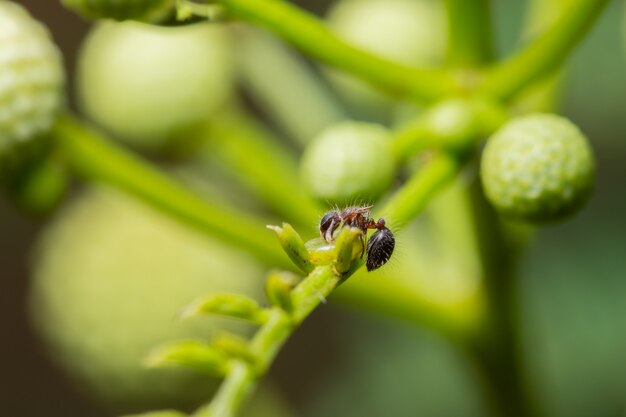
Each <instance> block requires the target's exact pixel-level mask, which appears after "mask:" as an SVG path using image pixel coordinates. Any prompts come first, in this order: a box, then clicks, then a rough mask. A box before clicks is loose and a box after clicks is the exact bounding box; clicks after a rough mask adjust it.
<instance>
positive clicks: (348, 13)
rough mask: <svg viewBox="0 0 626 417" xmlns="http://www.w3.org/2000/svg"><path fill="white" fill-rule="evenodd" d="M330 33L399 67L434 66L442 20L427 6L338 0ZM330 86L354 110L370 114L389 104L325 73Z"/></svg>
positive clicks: (434, 5) (407, 0) (405, 0)
mask: <svg viewBox="0 0 626 417" xmlns="http://www.w3.org/2000/svg"><path fill="white" fill-rule="evenodd" d="M328 21H329V25H330V26H331V28H332V29H333V30H334V31H335V32H336V33H337V34H338V35H339V36H340V37H341V38H342V39H344V40H345V41H347V42H349V43H351V44H353V45H355V46H357V47H360V48H363V49H365V50H367V51H369V52H372V53H374V54H377V55H380V56H382V57H385V58H387V59H390V60H393V61H397V62H399V63H402V64H405V65H409V66H415V65H434V64H437V63H439V62H440V61H441V60H442V58H443V54H444V50H445V38H446V28H445V18H444V14H443V10H442V8H441V7H440V5H439V4H438V2H433V1H429V0H342V1H339V2H338V3H337V4H336V5H335V6H334V7H333V8H331V9H330V12H329V14H328ZM328 74H329V75H330V79H331V81H332V83H333V85H334V86H335V87H336V88H337V89H338V90H339V91H340V92H341V93H342V94H343V95H344V96H346V98H347V99H348V100H349V101H350V102H351V103H353V104H354V105H356V106H358V107H364V108H367V109H369V110H370V111H373V112H380V108H381V107H383V108H385V107H388V104H389V100H388V99H387V98H386V97H385V96H383V95H382V94H381V93H379V92H378V91H376V90H374V89H373V88H372V87H370V86H368V85H367V84H365V83H364V82H362V81H360V80H358V79H357V78H354V77H353V76H351V75H349V74H346V73H343V72H341V71H336V70H332V71H330V70H329V71H328Z"/></svg>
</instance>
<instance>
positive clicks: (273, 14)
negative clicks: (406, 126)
mask: <svg viewBox="0 0 626 417" xmlns="http://www.w3.org/2000/svg"><path fill="white" fill-rule="evenodd" d="M219 4H223V5H224V6H225V8H226V9H227V11H228V12H230V13H231V14H232V15H233V16H235V17H238V18H241V19H243V20H246V21H249V22H251V23H255V24H259V25H261V26H264V27H266V28H268V29H269V30H271V31H272V32H274V33H276V34H277V35H278V36H280V37H282V38H283V39H285V40H287V41H288V42H290V43H291V44H293V45H294V46H296V47H297V48H299V49H301V50H302V51H304V52H306V53H307V54H308V55H310V56H311V57H313V58H316V59H318V60H320V61H322V62H325V63H327V64H330V65H332V66H334V67H336V68H339V69H343V70H345V71H347V72H350V73H351V74H353V75H355V76H357V77H359V78H361V79H363V80H364V81H366V82H368V83H370V84H372V85H374V86H376V87H378V88H380V89H381V90H383V91H385V92H387V93H388V94H390V95H392V96H396V97H406V98H411V99H415V100H418V101H432V100H434V99H437V98H439V97H441V96H445V95H449V94H451V93H453V92H454V91H456V88H457V86H456V84H455V81H454V79H453V78H452V77H451V76H450V74H448V73H445V72H442V71H437V70H431V69H418V68H412V67H408V66H404V65H401V64H397V63H394V62H391V61H388V60H386V59H383V58H380V57H378V56H376V55H373V54H371V53H369V52H366V51H364V50H362V49H359V48H355V47H353V46H351V45H350V44H348V43H346V42H344V41H343V40H341V39H340V38H338V37H337V36H336V35H335V34H334V33H333V32H332V31H331V30H329V29H328V28H327V27H326V26H325V25H324V24H323V23H322V22H321V21H320V20H319V19H317V18H315V17H314V16H312V15H310V14H308V13H306V12H305V11H303V10H301V9H300V8H298V7H296V6H294V5H293V4H291V3H290V2H286V1H281V0H220V1H219Z"/></svg>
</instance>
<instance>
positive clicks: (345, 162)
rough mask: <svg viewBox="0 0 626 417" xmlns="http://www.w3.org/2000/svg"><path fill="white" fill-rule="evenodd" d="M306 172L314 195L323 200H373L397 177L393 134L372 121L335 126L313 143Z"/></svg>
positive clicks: (305, 159) (307, 154) (305, 161)
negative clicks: (392, 149)
mask: <svg viewBox="0 0 626 417" xmlns="http://www.w3.org/2000/svg"><path fill="white" fill-rule="evenodd" d="M302 174H303V179H304V182H305V184H306V186H307V187H308V189H309V191H310V192H311V194H312V195H313V196H315V197H317V198H319V199H320V200H326V201H329V202H336V203H344V204H345V203H354V202H359V201H360V202H363V201H368V202H370V201H373V200H375V199H376V198H377V197H379V196H380V195H381V194H382V193H383V192H384V191H385V190H386V189H387V187H388V186H389V184H390V183H391V181H392V180H393V174H394V166H393V158H392V155H391V150H390V147H389V133H388V132H387V130H386V129H385V128H383V127H382V126H380V125H376V124H370V123H357V122H343V123H340V124H337V125H334V126H331V127H329V128H328V129H326V130H324V131H323V132H322V133H320V135H319V136H318V137H316V138H315V139H314V140H313V141H312V142H311V143H310V144H309V146H308V148H307V149H306V151H305V153H304V155H303V159H302Z"/></svg>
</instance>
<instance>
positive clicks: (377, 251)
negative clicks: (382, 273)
mask: <svg viewBox="0 0 626 417" xmlns="http://www.w3.org/2000/svg"><path fill="white" fill-rule="evenodd" d="M395 246H396V239H395V237H394V236H393V233H391V230H389V229H387V228H386V227H383V228H382V229H380V230H377V231H376V232H375V233H374V234H373V235H372V237H370V238H369V240H368V241H367V260H366V262H365V266H366V267H367V270H368V271H373V270H375V269H378V268H380V267H381V266H383V265H384V264H386V263H387V261H389V258H391V255H392V254H393V249H394V248H395Z"/></svg>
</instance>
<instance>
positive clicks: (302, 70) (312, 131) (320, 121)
mask: <svg viewBox="0 0 626 417" xmlns="http://www.w3.org/2000/svg"><path fill="white" fill-rule="evenodd" d="M238 29H240V30H238V31H237V32H236V33H237V35H238V41H239V42H238V44H237V46H238V48H237V49H238V55H237V56H238V62H239V66H240V71H241V79H242V82H243V84H244V86H245V87H246V89H247V90H248V91H249V92H250V93H251V96H252V99H253V100H254V101H255V102H256V103H257V104H258V105H259V107H260V108H261V109H262V111H263V112H264V113H265V114H267V115H269V116H270V117H271V119H272V120H273V121H274V122H276V123H277V124H278V126H279V127H280V128H281V129H282V130H284V131H285V132H286V133H287V134H288V136H289V137H290V138H291V139H293V140H294V141H295V142H297V143H298V145H300V146H302V145H305V144H306V143H308V142H309V141H310V140H311V139H313V137H314V136H315V135H317V134H318V133H319V132H320V131H321V130H322V129H324V128H325V127H326V126H328V125H330V124H332V123H335V122H338V121H340V120H343V119H345V118H346V114H345V111H344V109H343V108H342V106H341V104H340V103H339V101H338V100H337V98H336V97H335V96H334V95H333V93H332V92H331V91H330V89H329V88H328V85H327V84H325V83H324V82H322V80H321V78H320V75H319V74H317V73H315V71H313V69H312V68H311V67H310V65H308V64H307V63H306V61H305V60H304V59H303V57H302V56H301V55H299V54H297V53H296V52H295V51H293V50H292V49H291V48H289V47H288V46H287V45H285V44H284V43H283V42H281V41H280V40H278V39H276V38H275V37H273V36H271V35H270V34H269V33H267V32H266V31H262V30H258V29H255V28H249V27H248V28H238ZM277 85H281V86H284V87H285V88H276V86H277Z"/></svg>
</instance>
